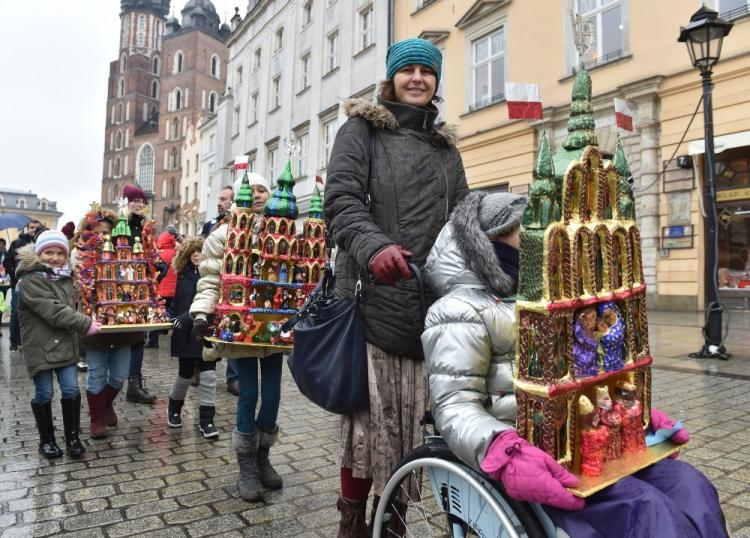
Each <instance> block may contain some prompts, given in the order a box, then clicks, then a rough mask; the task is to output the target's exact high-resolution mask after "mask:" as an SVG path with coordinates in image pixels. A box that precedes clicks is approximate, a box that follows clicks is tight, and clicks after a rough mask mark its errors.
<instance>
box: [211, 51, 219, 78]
mask: <svg viewBox="0 0 750 538" xmlns="http://www.w3.org/2000/svg"><path fill="white" fill-rule="evenodd" d="M219 72H220V66H219V57H218V56H217V55H216V54H214V55H213V56H211V71H210V73H211V76H212V77H214V78H219Z"/></svg>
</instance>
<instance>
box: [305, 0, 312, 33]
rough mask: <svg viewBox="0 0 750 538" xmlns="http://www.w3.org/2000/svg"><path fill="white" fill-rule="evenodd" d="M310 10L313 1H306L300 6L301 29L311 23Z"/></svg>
mask: <svg viewBox="0 0 750 538" xmlns="http://www.w3.org/2000/svg"><path fill="white" fill-rule="evenodd" d="M312 10H313V0H307V2H305V3H304V4H303V5H302V28H305V27H306V26H307V25H308V24H310V23H311V22H312Z"/></svg>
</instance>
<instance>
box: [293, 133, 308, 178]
mask: <svg viewBox="0 0 750 538" xmlns="http://www.w3.org/2000/svg"><path fill="white" fill-rule="evenodd" d="M296 138H297V145H298V149H299V152H298V153H297V159H296V162H295V163H294V164H295V169H296V170H295V172H296V173H295V175H294V177H296V178H303V177H305V176H307V174H308V172H309V170H308V162H309V151H310V136H309V134H308V132H307V131H305V132H303V133H299V134H297V135H296Z"/></svg>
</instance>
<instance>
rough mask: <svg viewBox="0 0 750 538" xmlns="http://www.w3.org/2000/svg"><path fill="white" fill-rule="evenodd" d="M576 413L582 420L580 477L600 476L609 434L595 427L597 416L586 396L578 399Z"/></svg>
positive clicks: (602, 426) (600, 425)
mask: <svg viewBox="0 0 750 538" xmlns="http://www.w3.org/2000/svg"><path fill="white" fill-rule="evenodd" d="M578 412H579V413H580V415H581V418H582V419H583V423H582V425H581V475H583V476H599V475H601V474H602V465H603V464H604V456H605V453H606V451H607V437H608V436H609V432H608V431H607V427H606V426H604V425H602V424H599V425H598V426H596V425H595V423H597V422H598V416H597V414H596V410H595V409H594V404H592V403H591V400H589V399H588V398H587V397H586V396H581V397H580V398H579V400H578Z"/></svg>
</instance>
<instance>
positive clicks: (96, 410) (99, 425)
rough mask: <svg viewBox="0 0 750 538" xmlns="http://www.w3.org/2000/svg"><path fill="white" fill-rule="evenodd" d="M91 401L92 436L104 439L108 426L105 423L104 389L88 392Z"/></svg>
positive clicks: (87, 396) (87, 395)
mask: <svg viewBox="0 0 750 538" xmlns="http://www.w3.org/2000/svg"><path fill="white" fill-rule="evenodd" d="M86 398H87V399H88V401H89V416H90V417H91V438H92V439H103V438H104V437H106V436H107V426H106V425H105V424H104V407H105V405H106V402H105V399H104V391H101V392H100V393H99V394H91V393H90V392H87V393H86Z"/></svg>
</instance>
